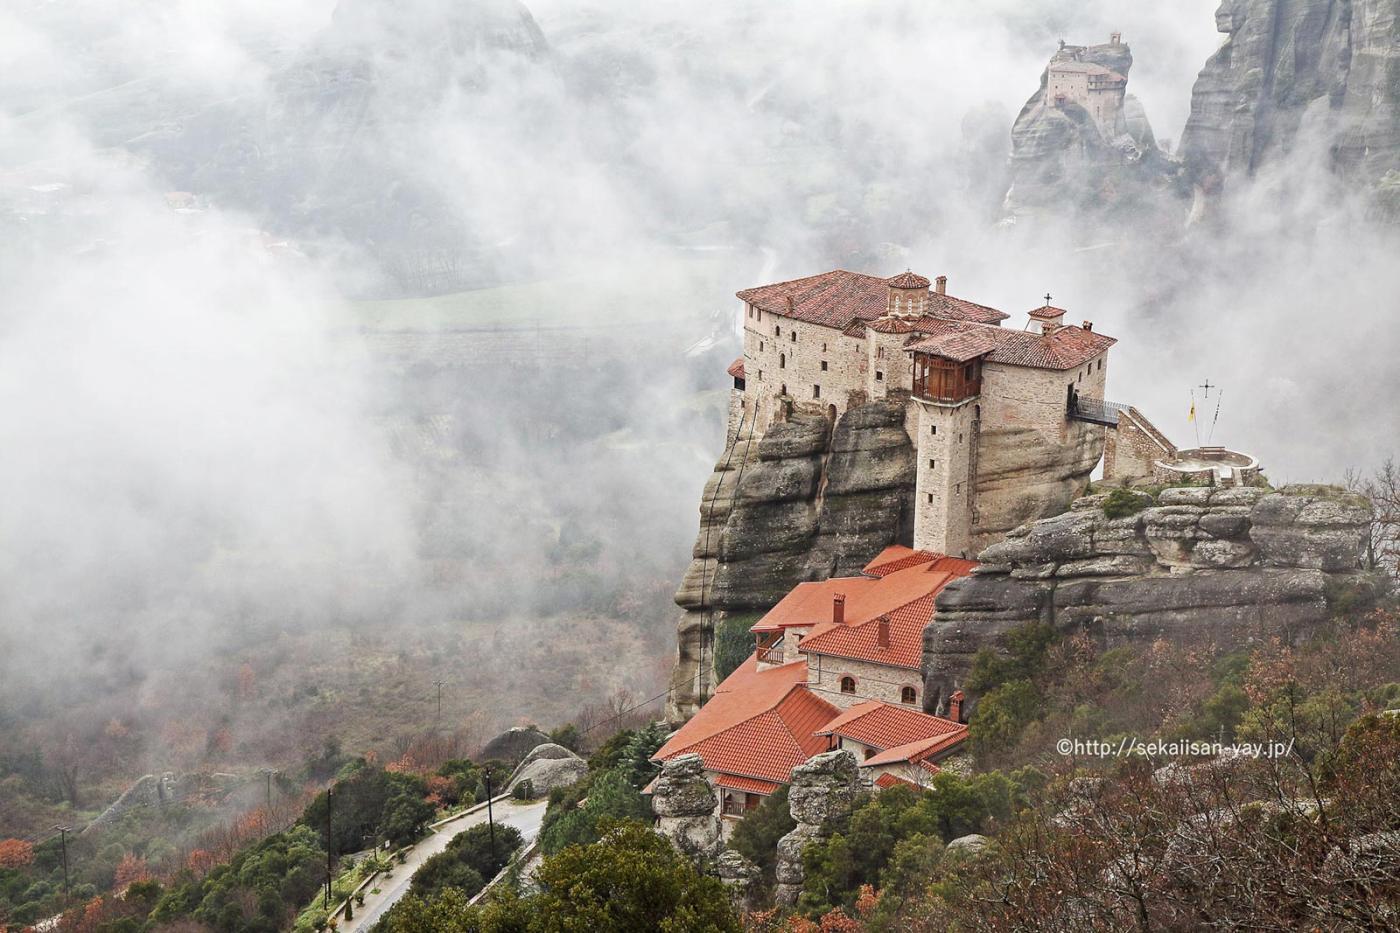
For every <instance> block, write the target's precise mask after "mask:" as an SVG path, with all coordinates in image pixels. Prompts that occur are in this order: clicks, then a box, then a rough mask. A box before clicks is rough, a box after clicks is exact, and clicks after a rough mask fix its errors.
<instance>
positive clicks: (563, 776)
mask: <svg viewBox="0 0 1400 933" xmlns="http://www.w3.org/2000/svg"><path fill="white" fill-rule="evenodd" d="M586 774H588V762H586V761H584V760H583V759H582V758H580V757H579V756H577V755H575V754H574V753H573V752H571V751H569V750H568V749H567V748H565V747H564V746H562V745H555V744H554V743H552V742H546V743H545V744H544V745H537V746H535V747H534V748H533V749H531V750H530V753H529V754H528V755H526V756H525V759H524V760H523V761H521V762H520V764H519V765H517V766H516V768H515V771H514V772H512V773H511V776H510V781H509V783H508V784H507V785H506V793H511V792H512V791H514V790H515V788H516V785H518V784H520V783H521V782H522V781H529V782H530V788H531V790H532V792H533V794H534V796H536V797H543V796H548V794H549V792H550V791H552V790H554V789H555V788H557V787H568V786H570V785H572V784H576V783H578V782H579V781H580V780H582V779H583V777H584V775H586Z"/></svg>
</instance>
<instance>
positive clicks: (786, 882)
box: [775, 751, 860, 905]
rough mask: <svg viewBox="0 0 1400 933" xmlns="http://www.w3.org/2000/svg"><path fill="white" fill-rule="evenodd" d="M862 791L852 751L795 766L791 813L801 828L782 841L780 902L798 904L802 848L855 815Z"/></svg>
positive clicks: (777, 896) (835, 753)
mask: <svg viewBox="0 0 1400 933" xmlns="http://www.w3.org/2000/svg"><path fill="white" fill-rule="evenodd" d="M859 790H860V769H859V766H858V765H857V764H856V758H855V755H853V754H851V753H850V752H848V751H835V752H823V753H822V754H820V755H816V756H814V757H812V758H811V759H809V760H808V761H807V762H806V763H805V764H800V765H798V766H797V767H796V768H793V769H792V784H791V786H790V787H789V788H788V812H790V813H791V814H792V818H793V819H794V820H796V821H797V827H796V828H795V829H793V830H792V832H790V833H788V834H787V835H786V836H784V837H783V838H782V839H779V840H778V864H777V879H778V887H777V891H776V894H775V897H776V900H777V902H778V903H779V904H787V905H791V904H795V903H796V902H797V897H798V895H799V894H801V893H802V881H803V877H804V872H803V868H802V850H803V849H805V848H806V847H807V845H808V844H809V843H811V842H813V841H815V840H818V839H825V838H827V837H828V836H830V835H832V834H833V833H834V832H836V831H837V830H838V829H839V828H840V827H841V826H842V825H844V823H845V821H846V820H847V819H848V818H849V817H850V815H851V809H852V807H853V806H854V805H855V799H856V794H857V793H858V792H859Z"/></svg>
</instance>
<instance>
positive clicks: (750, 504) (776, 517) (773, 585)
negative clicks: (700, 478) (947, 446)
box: [667, 401, 915, 722]
mask: <svg viewBox="0 0 1400 933" xmlns="http://www.w3.org/2000/svg"><path fill="white" fill-rule="evenodd" d="M914 471H915V459H914V447H913V445H912V443H911V442H910V439H909V435H908V434H906V433H905V430H904V404H903V402H901V401H880V402H872V403H869V404H866V405H862V406H857V407H853V408H851V409H849V410H848V411H847V412H846V413H845V414H844V415H842V416H841V418H840V420H839V421H837V423H836V425H835V427H834V428H833V427H832V425H831V424H830V423H829V422H828V421H827V420H826V419H825V418H821V417H818V416H812V415H804V414H796V415H794V416H793V418H792V420H790V421H788V422H786V423H780V424H775V425H773V426H772V427H771V428H769V429H768V432H767V433H766V434H764V435H763V436H762V437H761V438H749V437H744V436H741V437H739V438H738V439H737V440H736V442H735V443H734V445H733V446H732V447H731V448H730V449H729V450H727V451H726V452H725V455H724V456H723V457H722V458H720V461H719V463H718V464H716V465H715V471H714V473H713V474H712V475H711V477H710V479H709V481H708V482H707V483H706V484H705V491H704V494H703V496H702V498H701V502H700V534H699V536H698V537H697V539H696V542H695V550H694V560H693V561H692V562H691V564H690V567H689V569H688V570H687V571H686V574H685V578H684V579H683V580H682V581H681V586H680V590H679V591H678V592H677V593H676V602H677V603H678V604H679V605H680V606H681V607H682V608H683V609H685V610H686V611H685V613H684V615H683V616H682V617H681V620H680V623H679V625H678V626H677V628H678V633H679V638H678V641H679V657H678V661H677V665H676V669H675V671H674V673H673V675H672V680H671V682H672V684H673V685H675V689H674V690H673V692H672V699H671V702H670V705H669V706H668V709H667V716H668V718H669V719H671V721H673V722H679V721H681V720H684V719H686V718H688V717H689V716H691V715H692V714H693V713H694V712H695V711H696V710H697V709H699V702H698V701H699V699H700V694H704V695H706V696H708V695H709V693H710V692H713V690H714V686H715V678H714V653H713V649H712V647H711V643H712V637H713V633H714V626H715V624H716V623H718V622H719V621H721V620H722V619H723V618H724V616H725V614H726V613H731V612H749V611H755V610H761V609H767V608H768V607H770V606H772V605H773V604H775V603H776V602H778V600H780V599H782V598H783V596H784V595H785V594H786V593H787V591H788V590H790V589H791V588H792V587H793V586H795V585H797V584H798V583H801V582H803V581H804V580H823V579H826V578H827V577H830V576H833V575H844V574H854V573H858V572H859V571H860V568H861V567H863V566H864V565H865V564H866V563H867V562H868V561H869V560H870V559H871V558H872V557H874V556H875V555H876V554H877V553H879V551H880V549H881V548H883V547H885V546H887V545H890V544H895V543H904V544H908V543H910V542H911V541H912V539H913V528H912V517H911V515H910V514H909V503H910V502H911V501H912V500H913V494H914V493H913V490H914Z"/></svg>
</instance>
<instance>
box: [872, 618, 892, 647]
mask: <svg viewBox="0 0 1400 933" xmlns="http://www.w3.org/2000/svg"><path fill="white" fill-rule="evenodd" d="M875 644H877V645H879V646H880V647H881V648H888V647H889V646H890V617H889V616H880V621H879V622H878V623H876V629H875Z"/></svg>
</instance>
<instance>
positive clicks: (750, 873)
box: [715, 849, 762, 913]
mask: <svg viewBox="0 0 1400 933" xmlns="http://www.w3.org/2000/svg"><path fill="white" fill-rule="evenodd" d="M715 874H716V875H718V876H719V880H720V881H722V882H724V886H725V887H726V888H727V889H728V890H729V900H730V902H731V903H732V904H733V905H734V909H735V910H737V911H739V912H740V913H745V912H748V911H751V910H753V909H754V908H755V907H757V906H758V905H757V895H758V881H759V876H760V875H761V874H762V872H761V871H760V870H759V867H758V866H757V865H755V864H754V863H753V862H751V861H749V860H748V859H746V858H744V856H742V855H740V854H739V853H738V852H735V851H734V850H733V849H726V850H725V851H724V852H722V853H721V854H720V857H719V858H717V859H715Z"/></svg>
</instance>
